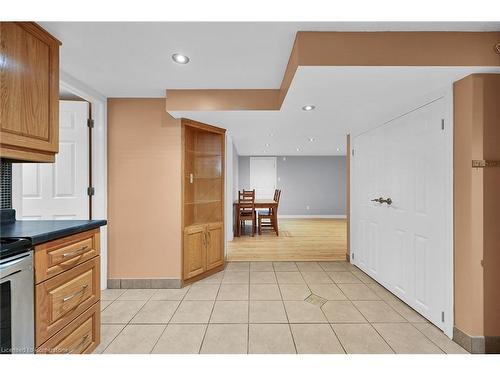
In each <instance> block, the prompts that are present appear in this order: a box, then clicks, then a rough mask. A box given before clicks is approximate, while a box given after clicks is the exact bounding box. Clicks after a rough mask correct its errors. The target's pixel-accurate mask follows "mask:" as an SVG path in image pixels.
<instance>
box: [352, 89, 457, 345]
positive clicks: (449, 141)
mask: <svg viewBox="0 0 500 375" xmlns="http://www.w3.org/2000/svg"><path fill="white" fill-rule="evenodd" d="M439 98H444V100H445V108H446V109H445V113H444V121H445V124H444V125H445V130H446V133H445V134H446V139H445V145H444V147H445V151H446V155H447V158H446V160H445V164H446V170H447V171H448V173H447V174H446V176H445V178H446V181H445V189H446V194H445V202H443V204H444V205H445V210H446V225H445V228H444V230H445V231H446V233H445V241H446V249H445V269H444V270H443V272H444V274H445V280H446V285H445V291H446V296H445V297H444V298H445V299H446V302H445V324H444V327H445V329H444V333H445V334H446V335H447V336H448V337H450V338H452V337H453V325H454V298H453V294H454V280H453V278H454V269H453V265H454V254H453V86H452V85H450V86H449V87H447V88H445V89H442V90H439V91H436V92H432V93H429V94H428V95H426V96H424V97H422V98H420V100H418V101H416V102H415V103H416V105H415V107H414V108H413V109H411V110H409V111H407V113H408V112H411V111H413V110H416V109H418V108H419V107H422V106H423V105H426V104H428V103H430V102H432V101H435V100H437V99H439ZM417 104H418V105H417ZM396 117H399V116H396ZM391 121H393V120H390V121H387V122H386V123H388V122H391ZM386 123H384V124H380V125H378V126H374V127H373V128H371V129H370V130H373V129H375V128H377V127H379V126H383V125H385V124H386ZM361 134H362V133H360V134H356V135H355V136H353V135H351V142H352V143H351V145H352V147H353V148H354V149H355V145H356V141H355V138H356V137H357V136H359V135H361ZM355 157H356V153H354V156H353V157H351V158H350V168H351V169H350V170H351V180H353V177H354V176H355V171H354V158H355ZM352 182H353V183H351V184H350V196H351V216H350V222H351V225H350V237H351V249H350V250H351V258H350V261H351V263H353V264H354V265H358V263H357V262H358V260H357V259H356V256H355V255H356V254H355V253H356V248H355V246H356V244H357V243H358V241H356V239H355V236H356V235H357V234H358V233H357V227H356V226H355V225H353V224H354V223H356V215H357V214H358V213H357V211H356V205H355V204H353V203H352V199H353V198H355V197H356V192H355V188H354V187H355V184H356V181H355V180H353V181H352ZM353 240H354V241H353ZM353 245H354V247H352V246H353Z"/></svg>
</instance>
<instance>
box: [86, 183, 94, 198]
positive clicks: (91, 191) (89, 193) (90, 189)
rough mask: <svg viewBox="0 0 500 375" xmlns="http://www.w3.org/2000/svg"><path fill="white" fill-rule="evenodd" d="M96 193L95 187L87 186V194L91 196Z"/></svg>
mask: <svg viewBox="0 0 500 375" xmlns="http://www.w3.org/2000/svg"><path fill="white" fill-rule="evenodd" d="M94 194H95V189H94V188H93V187H91V186H89V187H88V188H87V195H88V196H89V197H91V196H93V195H94Z"/></svg>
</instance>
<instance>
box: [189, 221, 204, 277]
mask: <svg viewBox="0 0 500 375" xmlns="http://www.w3.org/2000/svg"><path fill="white" fill-rule="evenodd" d="M206 243H207V236H206V225H192V226H190V227H187V228H185V229H184V280H186V279H190V278H191V277H194V276H197V275H199V274H201V273H203V272H205V270H206V265H207V256H206Z"/></svg>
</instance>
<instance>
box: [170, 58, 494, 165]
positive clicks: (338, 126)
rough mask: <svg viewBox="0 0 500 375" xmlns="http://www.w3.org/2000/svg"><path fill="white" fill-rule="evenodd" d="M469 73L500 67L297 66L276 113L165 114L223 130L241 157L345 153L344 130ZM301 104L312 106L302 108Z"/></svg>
mask: <svg viewBox="0 0 500 375" xmlns="http://www.w3.org/2000/svg"><path fill="white" fill-rule="evenodd" d="M472 72H497V73H500V68H477V67H459V68H448V67H299V69H298V71H297V72H296V74H295V77H294V79H293V82H292V85H291V86H290V89H289V91H288V94H287V96H286V98H285V101H284V103H283V106H282V108H281V110H280V111H171V112H170V113H171V114H172V115H173V116H174V117H187V118H191V119H194V120H197V121H201V122H206V123H209V124H212V125H216V126H220V127H222V128H226V129H227V130H228V133H229V134H230V135H231V136H232V137H233V140H234V143H235V145H236V148H237V150H238V153H239V154H240V155H263V154H267V155H344V154H345V142H346V134H348V133H350V134H353V135H356V134H359V133H361V132H363V131H366V130H368V129H371V128H373V127H376V126H378V125H381V124H383V123H384V122H386V121H388V120H390V119H392V118H394V117H395V116H398V115H399V114H402V113H404V112H406V111H409V110H411V109H414V108H415V107H416V106H418V105H421V104H425V103H426V102H428V101H429V100H430V99H431V98H432V99H435V98H436V97H437V96H438V95H439V92H441V91H442V90H443V89H445V88H451V84H452V83H453V82H454V81H456V80H458V79H460V78H462V77H464V76H466V75H468V74H470V73H472ZM305 104H314V105H315V106H316V109H315V110H314V111H310V112H305V111H303V110H302V109H301V108H302V106H304V105H305ZM270 134H273V136H270ZM311 137H312V138H314V141H313V142H310V141H309V138H311ZM266 143H269V146H268V147H266ZM297 147H299V148H300V151H297V150H296V149H297ZM337 148H340V150H339V151H337Z"/></svg>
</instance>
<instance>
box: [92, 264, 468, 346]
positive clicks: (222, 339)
mask: <svg viewBox="0 0 500 375" xmlns="http://www.w3.org/2000/svg"><path fill="white" fill-rule="evenodd" d="M311 294H313V296H311ZM306 299H307V300H308V301H310V302H307V301H305V300H306ZM101 309H102V327H101V345H100V346H99V347H98V348H97V349H96V350H95V353H176V354H178V353H186V354H188V353H190V354H192V353H218V354H224V353H235V354H242V353H244V354H246V353H299V354H302V353H304V354H305V353H463V354H466V353H467V352H466V351H465V350H463V349H462V348H461V347H460V346H458V345H457V344H456V343H454V342H453V341H451V340H450V339H449V338H448V337H446V336H445V335H444V334H443V333H442V332H441V331H440V330H439V329H437V328H436V327H435V326H433V325H432V324H430V323H429V322H428V321H427V320H426V319H424V318H423V317H422V316H420V315H419V314H418V313H416V312H415V311H414V310H413V309H411V308H410V307H409V306H407V305H406V304H404V303H403V302H401V301H400V300H399V299H398V298H396V297H395V296H394V295H393V294H391V293H390V292H389V291H387V290H386V289H385V288H383V287H382V286H381V285H379V284H378V283H376V282H375V281H374V280H373V279H372V278H370V277H369V276H367V275H366V274H364V273H363V272H362V271H360V270H359V269H358V268H356V267H354V266H352V265H350V264H349V263H345V262H296V263H295V262H275V263H273V262H250V263H249V262H232V263H228V264H227V267H226V270H225V271H223V272H220V273H218V274H216V275H213V276H211V277H209V278H207V279H205V280H202V281H200V282H197V283H194V284H193V285H191V286H188V287H185V288H183V289H129V290H118V289H107V290H105V291H103V292H102V301H101Z"/></svg>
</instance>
